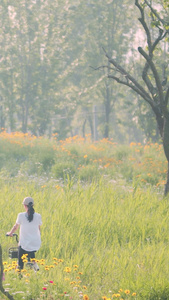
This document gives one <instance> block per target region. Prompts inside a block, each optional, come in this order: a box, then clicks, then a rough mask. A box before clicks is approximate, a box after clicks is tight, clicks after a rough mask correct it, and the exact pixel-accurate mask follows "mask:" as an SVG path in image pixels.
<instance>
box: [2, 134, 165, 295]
mask: <svg viewBox="0 0 169 300" xmlns="http://www.w3.org/2000/svg"><path fill="white" fill-rule="evenodd" d="M0 157H1V160H0V168H1V171H0V185H1V189H0V201H1V210H0V222H1V227H0V234H1V245H2V248H3V260H4V261H5V262H7V265H4V269H5V281H4V282H3V284H4V287H5V288H6V289H9V292H10V293H11V294H13V295H14V297H15V299H18V300H20V299H56V300H60V299H62V298H65V297H66V299H74V300H76V299H86V300H88V299H90V300H91V299H92V300H101V299H103V300H109V299H114V298H119V299H146V300H148V299H149V300H155V299H163V300H164V299H167V298H166V295H167V293H168V294H169V290H168V276H169V268H168V257H169V250H168V242H169V240H168V229H169V228H168V227H169V225H168V211H169V209H168V208H169V207H168V206H169V204H168V200H167V198H165V199H163V197H162V195H163V186H164V183H165V177H166V172H167V162H166V159H165V156H164V153H163V148H162V146H161V145H159V144H147V145H141V144H136V143H131V144H130V145H128V146H127V145H117V144H116V143H114V142H113V141H108V140H102V141H99V142H96V143H92V141H91V140H90V136H87V137H86V139H83V138H81V137H78V136H76V137H73V138H69V139H67V140H65V141H57V135H55V136H53V138H52V139H51V140H48V139H45V138H36V137H34V136H30V135H24V134H20V133H12V134H7V133H6V132H2V133H1V134H0ZM29 195H30V196H32V197H33V198H34V200H35V210H36V211H37V212H39V213H41V215H42V220H43V225H42V246H41V249H40V250H39V251H38V253H37V255H36V258H37V259H38V264H39V266H40V271H39V272H37V273H34V272H33V271H32V270H26V271H25V272H23V278H22V279H21V280H20V279H19V276H18V274H17V272H16V271H15V268H14V265H12V261H11V260H10V259H9V258H8V248H9V247H10V246H13V245H15V241H14V239H11V238H7V237H6V236H5V233H6V232H7V231H9V230H10V229H11V227H12V226H13V224H14V223H15V221H16V217H17V214H18V213H19V212H20V211H22V209H23V208H22V200H23V198H24V197H25V196H29ZM4 216H5V217H4ZM54 258H55V259H54ZM74 266H78V268H77V267H76V268H75V267H74ZM37 297H39V298H37Z"/></svg>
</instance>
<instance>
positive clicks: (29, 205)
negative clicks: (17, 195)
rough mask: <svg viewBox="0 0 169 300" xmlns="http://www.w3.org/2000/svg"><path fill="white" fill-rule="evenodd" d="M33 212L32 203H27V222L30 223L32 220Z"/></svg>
mask: <svg viewBox="0 0 169 300" xmlns="http://www.w3.org/2000/svg"><path fill="white" fill-rule="evenodd" d="M34 212H35V210H34V208H33V203H32V202H29V204H28V211H27V213H28V221H29V222H31V221H32V220H33V214H34Z"/></svg>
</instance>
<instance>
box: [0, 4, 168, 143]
mask: <svg viewBox="0 0 169 300" xmlns="http://www.w3.org/2000/svg"><path fill="white" fill-rule="evenodd" d="M144 2H145V1H140V4H141V5H142V6H143V7H144V5H145V3H144ZM149 3H151V5H152V6H153V7H154V8H156V9H157V11H158V12H160V15H161V16H162V17H163V18H167V17H168V18H169V16H168V4H167V2H166V1H158V0H156V1H149ZM158 3H160V4H158ZM146 14H147V15H146V17H147V20H148V24H149V26H150V30H151V33H152V34H153V35H154V38H156V36H155V35H156V32H155V30H154V27H156V26H158V24H157V22H159V21H158V20H156V19H155V18H154V24H153V22H152V18H151V15H150V14H151V11H150V10H149V11H148V10H147V12H146ZM139 17H140V12H139V10H138V8H137V7H136V6H135V3H134V1H133V0H105V1H101V0H97V1H96V0H87V1H80V0H71V1H69V0H60V1H53V0H30V1H25V0H19V1H15V0H11V1H8V0H2V1H1V5H0V127H1V128H6V129H7V131H9V132H11V131H22V132H24V133H26V132H29V133H32V134H34V135H37V136H39V135H40V136H41V135H48V136H51V135H52V133H57V134H58V139H64V138H66V137H69V136H74V135H81V136H85V135H86V134H91V136H92V138H93V139H95V140H96V139H101V138H113V139H114V140H115V141H118V142H131V141H136V142H139V141H141V142H142V141H147V140H151V141H154V142H156V141H159V140H160V135H159V132H158V128H157V124H156V120H155V118H154V114H153V112H152V111H151V110H150V109H149V107H148V105H147V104H146V103H145V101H143V100H142V99H141V97H140V96H139V95H137V94H136V93H134V92H131V91H130V90H129V89H127V87H125V86H122V85H119V84H118V83H117V82H115V81H113V80H111V79H110V78H108V75H109V72H110V71H109V69H108V68H105V67H104V66H108V65H109V61H108V59H107V57H106V55H105V52H104V50H105V51H106V53H108V55H109V57H112V58H115V59H116V61H118V63H120V64H121V65H122V66H123V67H125V68H126V69H128V70H130V72H132V74H133V76H134V77H135V78H138V79H139V80H142V79H141V78H140V75H141V72H140V70H141V67H142V65H144V62H143V59H142V57H141V55H140V54H139V52H138V46H142V47H143V48H145V50H146V37H145V33H144V30H143V28H142V27H141V25H140V23H139V21H138V18H139ZM155 22H156V23H155ZM168 57H169V44H168V36H167V35H166V38H165V39H164V40H162V42H161V43H160V44H159V45H158V47H157V49H156V53H155V59H156V63H157V64H158V68H159V69H158V70H159V72H160V76H161V81H163V80H164V79H165V78H167V74H168V69H167V67H168ZM100 66H103V67H102V68H99V67H100Z"/></svg>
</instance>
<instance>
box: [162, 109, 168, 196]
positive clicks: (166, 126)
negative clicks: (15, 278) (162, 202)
mask: <svg viewBox="0 0 169 300" xmlns="http://www.w3.org/2000/svg"><path fill="white" fill-rule="evenodd" d="M163 147H164V152H165V156H166V158H167V161H168V172H167V182H166V185H165V191H164V196H167V194H168V193H169V113H167V114H166V116H165V120H164V130H163Z"/></svg>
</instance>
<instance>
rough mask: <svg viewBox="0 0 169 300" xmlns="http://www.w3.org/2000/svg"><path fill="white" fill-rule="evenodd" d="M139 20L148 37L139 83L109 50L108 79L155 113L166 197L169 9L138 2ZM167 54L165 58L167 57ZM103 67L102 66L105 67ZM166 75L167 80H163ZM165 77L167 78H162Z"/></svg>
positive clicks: (160, 4) (168, 188)
mask: <svg viewBox="0 0 169 300" xmlns="http://www.w3.org/2000/svg"><path fill="white" fill-rule="evenodd" d="M135 6H136V7H137V8H138V10H139V13H140V17H139V18H138V20H139V22H140V24H141V28H142V29H143V31H144V35H145V37H146V47H145V49H143V47H138V52H139V53H140V57H141V59H142V60H143V62H144V66H143V68H142V72H141V77H142V79H141V78H139V80H138V79H136V77H135V76H134V75H133V73H132V71H131V70H130V71H129V70H127V68H126V67H125V68H124V67H123V66H122V64H121V63H119V62H118V60H117V59H116V58H113V57H111V56H110V55H109V54H108V53H107V51H106V50H104V51H105V55H106V57H107V59H108V65H107V68H108V70H109V74H108V78H111V79H113V80H115V81H116V82H118V83H119V84H122V85H124V86H127V87H129V88H130V89H131V90H132V91H134V92H135V93H136V94H137V95H139V96H141V99H144V101H146V102H147V103H148V105H149V108H150V110H152V111H153V113H154V116H155V118H156V122H157V124H158V129H159V132H160V135H161V138H162V143H163V148H164V153H165V156H166V158H167V161H168V172H167V182H166V185H165V191H164V195H165V196H166V195H167V194H168V192H169V107H168V102H169V87H168V86H167V73H166V67H167V66H166V64H165V55H167V54H165V53H164V52H165V47H164V45H165V44H167V43H168V41H169V38H168V35H169V11H168V9H169V5H168V4H167V1H163V2H162V1H156V3H154V4H152V1H148V0H144V1H143V0H142V1H141V0H140V1H139V0H135ZM164 54H165V55H164ZM102 67H103V66H102ZM164 75H165V76H164ZM163 76H164V77H163Z"/></svg>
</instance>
